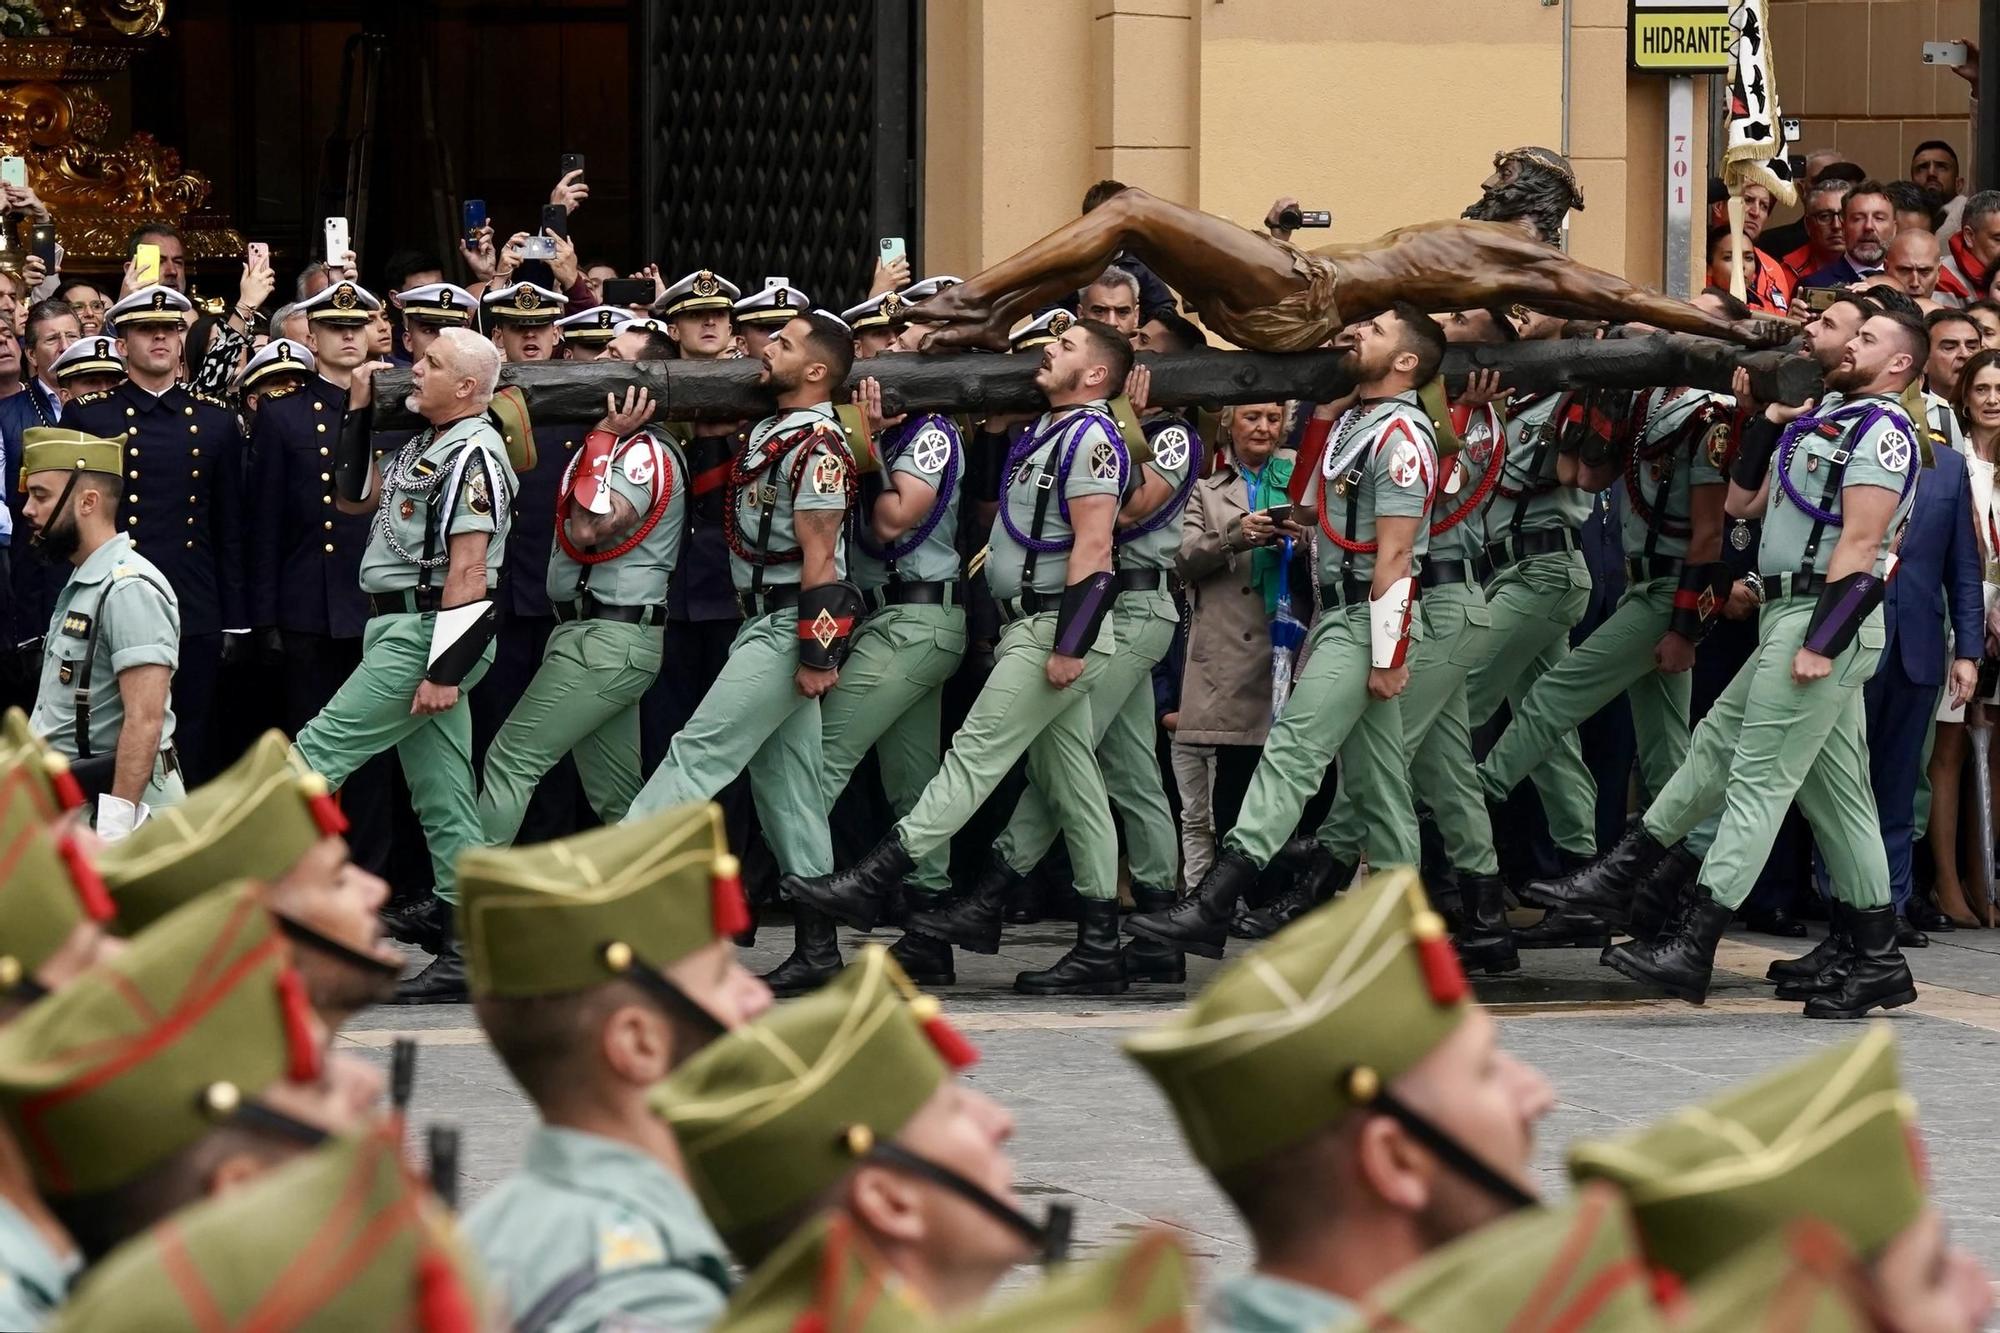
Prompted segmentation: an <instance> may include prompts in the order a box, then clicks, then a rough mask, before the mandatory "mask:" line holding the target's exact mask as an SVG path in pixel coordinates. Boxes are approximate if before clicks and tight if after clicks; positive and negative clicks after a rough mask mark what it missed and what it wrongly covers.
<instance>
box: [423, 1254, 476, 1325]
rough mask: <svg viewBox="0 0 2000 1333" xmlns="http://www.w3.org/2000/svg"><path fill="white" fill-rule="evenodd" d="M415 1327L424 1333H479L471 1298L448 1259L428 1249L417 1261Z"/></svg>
mask: <svg viewBox="0 0 2000 1333" xmlns="http://www.w3.org/2000/svg"><path fill="white" fill-rule="evenodd" d="M417 1326H418V1327H419V1328H421V1329H423V1330H424V1333H478V1329H479V1321H478V1319H477V1318H475V1317H474V1315H473V1311H472V1301H471V1299H470V1298H469V1297H468V1296H467V1295H466V1294H465V1285H464V1284H463V1283H461V1282H460V1281H459V1280H458V1274H457V1272H456V1271H454V1270H453V1268H452V1266H451V1261H450V1260H448V1259H446V1258H445V1257H444V1256H443V1255H442V1254H439V1253H438V1252H437V1251H436V1250H427V1251H425V1253H424V1257H423V1258H421V1259H419V1260H418V1261H417Z"/></svg>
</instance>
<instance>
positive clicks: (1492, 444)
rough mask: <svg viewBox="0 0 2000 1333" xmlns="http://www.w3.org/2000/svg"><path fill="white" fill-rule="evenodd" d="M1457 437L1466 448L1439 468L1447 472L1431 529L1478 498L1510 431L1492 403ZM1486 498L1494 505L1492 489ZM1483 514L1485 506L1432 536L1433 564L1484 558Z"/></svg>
mask: <svg viewBox="0 0 2000 1333" xmlns="http://www.w3.org/2000/svg"><path fill="white" fill-rule="evenodd" d="M1458 434H1459V438H1460V439H1461V440H1462V441H1463V442H1464V446H1465V447H1464V448H1462V449H1460V450H1459V451H1458V452H1457V453H1455V454H1453V455H1452V456H1451V457H1450V458H1447V459H1442V460H1440V461H1439V464H1438V466H1439V467H1441V468H1443V469H1444V485H1443V486H1442V487H1440V488H1439V491H1438V497H1437V501H1436V503H1435V505H1433V507H1432V509H1431V522H1430V526H1431V527H1435V526H1437V525H1438V524H1439V523H1442V522H1444V521H1445V520H1446V519H1447V518H1450V517H1451V516H1452V515H1453V514H1456V513H1457V512H1458V511H1459V509H1460V508H1461V507H1463V506H1464V505H1465V504H1467V503H1468V502H1470V501H1471V499H1472V498H1473V497H1474V496H1475V495H1478V494H1479V488H1480V487H1481V486H1484V485H1485V484H1486V473H1487V471H1488V469H1490V468H1491V467H1492V466H1493V462H1494V460H1495V459H1496V458H1499V457H1501V456H1502V455H1503V453H1504V452H1505V449H1504V446H1505V444H1506V441H1507V428H1506V426H1505V425H1504V424H1503V423H1502V422H1501V420H1500V413H1499V412H1498V411H1496V410H1495V409H1494V407H1493V405H1492V404H1491V403H1486V404H1482V405H1481V406H1479V407H1476V408H1474V409H1473V410H1472V413H1471V415H1470V416H1469V417H1468V418H1467V419H1466V423H1465V429H1464V430H1462V431H1460V432H1459V433H1458ZM1486 497H1487V501H1491V499H1492V497H1493V490H1492V488H1491V487H1488V488H1487V492H1486ZM1483 510H1484V502H1482V504H1481V506H1480V507H1478V508H1475V509H1473V511H1472V512H1471V513H1469V514H1467V515H1466V516H1465V517H1464V518H1462V519H1460V520H1459V521H1458V522H1456V523H1454V524H1452V525H1451V526H1450V527H1448V528H1446V529H1445V530H1444V531H1443V532H1432V533H1430V534H1429V539H1430V558H1431V559H1432V560H1434V561H1436V560H1474V559H1477V558H1478V557H1479V556H1480V555H1481V554H1483V553H1484V551H1485V549H1486V515H1485V513H1484V512H1483Z"/></svg>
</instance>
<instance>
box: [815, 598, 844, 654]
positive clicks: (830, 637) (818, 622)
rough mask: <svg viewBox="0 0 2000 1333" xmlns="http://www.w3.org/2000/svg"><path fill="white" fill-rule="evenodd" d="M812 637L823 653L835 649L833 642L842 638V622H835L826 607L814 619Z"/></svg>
mask: <svg viewBox="0 0 2000 1333" xmlns="http://www.w3.org/2000/svg"><path fill="white" fill-rule="evenodd" d="M812 636H813V641H814V642H815V643H817V644H818V645H819V646H820V649H821V651H825V650H826V649H828V648H831V647H833V641H834V640H835V639H837V638H839V637H840V622H839V621H837V620H835V619H834V618H833V614H832V613H831V612H829V611H828V610H826V608H824V607H822V608H820V613H819V614H818V615H816V616H814V617H813V622H812Z"/></svg>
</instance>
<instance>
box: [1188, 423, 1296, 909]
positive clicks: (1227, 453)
mask: <svg viewBox="0 0 2000 1333" xmlns="http://www.w3.org/2000/svg"><path fill="white" fill-rule="evenodd" d="M1285 417H1286V412H1285V405H1284V404H1283V403H1245V404H1243V405H1241V406H1238V407H1234V408H1231V409H1230V410H1229V411H1228V412H1226V413H1225V414H1224V416H1223V418H1222V441H1221V455H1222V456H1221V460H1220V462H1219V463H1218V465H1217V466H1216V469H1215V471H1214V472H1213V473H1211V474H1210V475H1209V476H1206V477H1204V478H1202V479H1201V481H1200V482H1198V483H1197V484H1196V485H1195V488H1194V493H1193V494H1192V495H1191V496H1190V497H1189V499H1188V506H1187V514H1186V517H1185V518H1184V519H1183V520H1182V526H1181V549H1180V555H1179V557H1178V560H1177V562H1176V563H1177V566H1178V568H1179V570H1180V576H1181V581H1182V583H1183V584H1184V585H1185V587H1186V590H1187V604H1188V650H1187V663H1186V667H1185V669H1184V671H1183V674H1182V678H1181V701H1180V711H1179V713H1178V716H1177V718H1176V721H1175V726H1174V736H1173V755H1174V772H1175V775H1176V777H1178V778H1179V779H1180V785H1181V806H1182V822H1183V834H1182V860H1183V862H1184V865H1185V874H1186V877H1187V881H1188V882H1189V883H1191V884H1192V883H1199V882H1200V879H1201V875H1202V874H1203V873H1204V872H1205V871H1206V870H1207V868H1208V865H1209V864H1210V862H1211V861H1212V860H1213V858H1214V840H1215V836H1216V834H1217V833H1219V832H1225V831H1227V830H1228V829H1229V828H1230V827H1231V825H1233V824H1234V823H1235V822H1236V815H1237V812H1238V811H1239V810H1240V809H1241V808H1242V805H1243V794H1244V793H1245V792H1246V791H1247V790H1249V787H1250V776H1251V774H1252V773H1254V772H1255V771H1256V768H1257V756H1258V755H1259V754H1261V753H1262V751H1263V747H1264V737H1265V734H1266V733H1267V732H1269V731H1270V729H1271V713H1272V700H1271V623H1270V613H1269V611H1268V609H1267V606H1266V603H1265V595H1264V589H1263V588H1261V587H1259V586H1258V583H1257V581H1256V579H1255V578H1254V573H1255V571H1254V570H1253V560H1254V555H1255V552H1256V549H1257V548H1258V547H1260V546H1269V545H1271V544H1273V543H1274V542H1275V541H1277V540H1278V539H1279V537H1280V536H1281V535H1282V534H1280V533H1278V532H1277V531H1276V530H1275V528H1274V525H1273V524H1272V522H1271V517H1270V515H1269V514H1266V513H1260V512H1258V511H1259V510H1262V509H1265V508H1268V507H1269V506H1271V505H1274V504H1283V503H1285V487H1284V482H1283V480H1281V477H1282V475H1284V474H1285V473H1287V472H1288V463H1289V460H1290V457H1291V455H1290V454H1289V453H1283V454H1280V452H1279V450H1278V444H1279V442H1280V441H1281V440H1283V439H1284V437H1285ZM1274 463H1275V464H1276V465H1275V466H1274ZM1261 563H1262V564H1263V565H1264V566H1266V567H1267V568H1268V567H1271V562H1270V561H1268V560H1267V561H1264V562H1261ZM1204 812H1206V813H1207V814H1208V816H1209V817H1208V818H1207V819H1206V820H1204V819H1202V818H1200V815H1201V814H1202V813H1204Z"/></svg>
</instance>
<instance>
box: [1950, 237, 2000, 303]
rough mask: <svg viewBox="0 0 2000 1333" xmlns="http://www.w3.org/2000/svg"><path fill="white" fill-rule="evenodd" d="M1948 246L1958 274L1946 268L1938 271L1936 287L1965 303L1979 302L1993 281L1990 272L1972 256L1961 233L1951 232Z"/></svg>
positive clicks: (1968, 243) (1969, 244)
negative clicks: (1962, 279) (1960, 276)
mask: <svg viewBox="0 0 2000 1333" xmlns="http://www.w3.org/2000/svg"><path fill="white" fill-rule="evenodd" d="M1949 245H1950V247H1951V257H1952V259H1953V260H1954V261H1956V262H1957V264H1958V272H1957V273H1954V272H1953V271H1952V270H1951V269H1950V268H1948V267H1947V268H1943V269H1940V270H1939V272H1938V284H1937V285H1938V286H1939V287H1940V288H1941V289H1942V290H1944V291H1947V292H1950V293H1951V294H1952V295H1953V296H1956V297H1959V298H1961V299H1963V300H1965V301H1967V302H1971V301H1977V300H1979V299H1980V298H1981V297H1983V296H1985V295H1986V286H1987V284H1988V283H1989V282H1991V281H1992V280H1993V272H1992V270H1991V269H1989V268H1987V267H1986V266H1984V265H1983V264H1981V263H1980V262H1979V260H1978V259H1977V258H1975V257H1974V256H1973V253H1972V245H1971V243H1970V242H1968V241H1967V240H1966V239H1965V233H1964V232H1963V231H1955V232H1953V233H1952V234H1951V240H1950V242H1949ZM1959 273H1963V274H1964V275H1965V280H1964V282H1961V281H1960V280H1959V277H1958V274H1959ZM1968 283H1969V284H1971V285H1970V287H1968V286H1967V284H1968Z"/></svg>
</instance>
